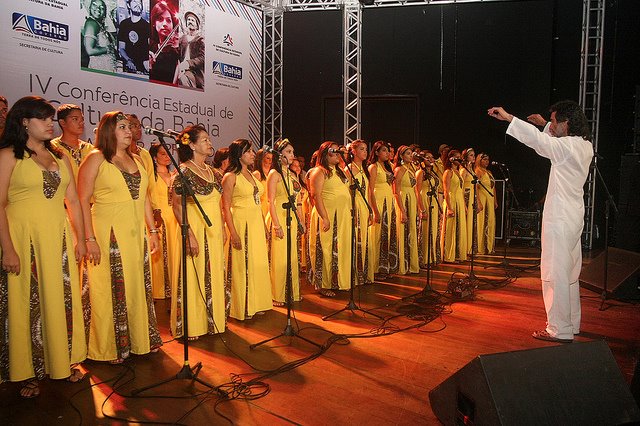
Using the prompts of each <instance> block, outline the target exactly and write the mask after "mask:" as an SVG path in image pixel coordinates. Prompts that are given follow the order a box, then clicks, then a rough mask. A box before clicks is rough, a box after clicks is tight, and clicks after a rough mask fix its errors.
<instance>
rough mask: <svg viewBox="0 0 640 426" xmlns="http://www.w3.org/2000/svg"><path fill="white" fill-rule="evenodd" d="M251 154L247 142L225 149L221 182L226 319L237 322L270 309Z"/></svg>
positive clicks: (257, 188)
mask: <svg viewBox="0 0 640 426" xmlns="http://www.w3.org/2000/svg"><path fill="white" fill-rule="evenodd" d="M255 156H256V154H255V152H254V151H253V150H252V149H251V142H249V141H248V140H247V139H237V140H235V141H233V143H232V144H231V145H230V146H229V167H228V168H227V173H226V174H225V175H224V178H223V179H222V209H223V212H224V220H225V223H226V224H227V228H229V238H230V240H231V241H230V243H231V244H230V245H231V247H230V248H229V251H230V254H229V260H228V265H227V274H228V276H230V278H228V280H230V281H231V311H230V314H229V315H230V316H231V317H232V318H235V319H237V320H244V319H250V318H252V317H253V315H255V314H258V313H261V312H264V311H267V310H269V309H271V308H272V307H273V305H272V302H271V300H272V295H271V286H270V285H269V279H268V278H267V277H269V259H268V257H267V240H266V236H265V232H266V231H265V224H264V220H263V217H262V210H261V208H260V198H261V195H262V193H263V192H264V187H263V186H262V184H261V183H260V181H259V180H258V179H256V178H255V177H254V176H253V174H251V172H250V171H249V166H250V165H251V164H253V162H254V160H255Z"/></svg>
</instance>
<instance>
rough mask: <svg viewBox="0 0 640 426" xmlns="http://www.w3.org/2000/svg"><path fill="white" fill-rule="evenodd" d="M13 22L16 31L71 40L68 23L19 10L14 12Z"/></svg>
mask: <svg viewBox="0 0 640 426" xmlns="http://www.w3.org/2000/svg"><path fill="white" fill-rule="evenodd" d="M12 22H13V24H12V28H13V29H14V30H15V31H20V32H25V33H30V34H34V35H38V36H42V37H47V38H51V39H54V40H62V41H69V26H68V25H65V24H61V23H59V22H53V21H49V20H47V19H42V18H36V17H35V16H29V15H25V14H24V13H18V12H14V13H13V17H12Z"/></svg>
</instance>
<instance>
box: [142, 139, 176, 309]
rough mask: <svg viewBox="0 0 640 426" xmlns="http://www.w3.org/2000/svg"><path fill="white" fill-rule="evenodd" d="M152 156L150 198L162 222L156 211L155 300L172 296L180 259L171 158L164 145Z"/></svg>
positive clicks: (153, 150)
mask: <svg viewBox="0 0 640 426" xmlns="http://www.w3.org/2000/svg"><path fill="white" fill-rule="evenodd" d="M149 154H150V156H151V158H152V160H153V171H154V173H153V174H152V178H153V179H154V181H155V184H154V185H152V186H151V187H152V188H153V189H152V190H151V198H152V199H153V200H155V202H156V207H157V208H158V209H159V210H160V219H159V220H158V217H157V215H156V214H155V212H154V217H155V218H156V226H157V229H158V230H159V231H160V238H159V239H160V247H159V248H158V250H157V251H156V252H155V253H154V254H153V255H152V256H151V275H152V278H153V279H152V283H153V286H152V287H153V298H154V299H165V298H170V297H171V289H172V288H173V286H174V284H175V280H176V279H177V274H178V267H179V257H180V239H179V234H178V232H179V231H178V222H177V221H176V217H175V216H174V214H173V209H172V208H171V201H170V197H169V188H170V187H171V180H172V179H173V173H171V172H170V171H169V169H170V166H171V159H170V158H169V154H167V151H166V150H165V149H164V148H163V147H162V145H160V144H159V143H157V144H153V145H151V148H149ZM158 225H159V226H158Z"/></svg>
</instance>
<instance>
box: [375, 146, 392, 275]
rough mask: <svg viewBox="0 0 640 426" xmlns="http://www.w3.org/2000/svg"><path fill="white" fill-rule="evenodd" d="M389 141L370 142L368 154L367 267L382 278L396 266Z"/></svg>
mask: <svg viewBox="0 0 640 426" xmlns="http://www.w3.org/2000/svg"><path fill="white" fill-rule="evenodd" d="M390 158H391V145H389V144H388V143H387V142H385V141H377V142H376V143H374V144H373V148H372V149H371V154H369V161H368V164H369V181H370V182H371V184H370V185H369V200H370V201H371V210H373V219H372V221H371V226H370V227H369V243H370V244H371V269H373V273H374V274H378V278H380V279H384V278H386V277H387V276H388V275H389V274H390V273H394V272H395V271H397V270H398V240H397V235H396V209H395V207H394V204H393V203H394V201H393V181H394V179H395V177H394V175H393V169H392V167H391V164H390V163H389V159H390Z"/></svg>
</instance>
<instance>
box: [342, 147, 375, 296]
mask: <svg viewBox="0 0 640 426" xmlns="http://www.w3.org/2000/svg"><path fill="white" fill-rule="evenodd" d="M367 154H368V152H367V143H366V142H365V141H363V140H362V139H358V140H355V141H353V142H352V143H351V145H350V146H349V159H351V162H349V163H348V166H347V167H349V168H350V169H351V173H353V176H354V177H355V178H356V180H357V181H358V183H359V185H360V188H362V194H360V193H357V192H353V191H352V194H354V196H355V198H356V228H355V229H356V232H357V235H356V256H357V257H356V259H357V265H358V277H357V278H358V281H356V282H357V284H372V283H373V281H374V274H373V268H372V267H371V250H372V248H371V244H370V243H369V223H370V222H371V219H372V218H371V216H370V214H369V207H368V206H367V203H368V205H369V206H371V199H370V195H369V170H368V169H367ZM351 173H349V171H348V170H346V169H345V174H346V175H347V177H348V178H349V179H351ZM364 197H366V200H367V202H366V203H365V201H364V200H365V198H364Z"/></svg>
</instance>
